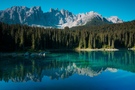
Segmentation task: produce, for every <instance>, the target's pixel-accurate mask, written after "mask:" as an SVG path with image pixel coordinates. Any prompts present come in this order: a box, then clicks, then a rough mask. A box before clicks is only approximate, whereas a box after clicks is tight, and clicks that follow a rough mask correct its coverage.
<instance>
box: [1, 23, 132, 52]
mask: <svg viewBox="0 0 135 90" xmlns="http://www.w3.org/2000/svg"><path fill="white" fill-rule="evenodd" d="M75 48H78V49H101V48H107V49H108V48H109V49H121V48H126V49H127V48H135V21H131V22H125V23H121V24H107V25H100V26H79V27H74V28H68V27H65V28H64V29H56V28H40V27H31V26H27V25H20V24H13V25H9V24H5V23H2V22H1V23H0V51H5V52H6V51H27V50H46V49H75Z"/></svg>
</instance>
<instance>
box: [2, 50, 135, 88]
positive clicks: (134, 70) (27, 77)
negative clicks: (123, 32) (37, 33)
mask: <svg viewBox="0 0 135 90" xmlns="http://www.w3.org/2000/svg"><path fill="white" fill-rule="evenodd" d="M0 90H135V51H90V52H85V51H81V52H73V51H72V52H51V53H48V54H46V56H45V57H25V56H18V57H12V56H1V57H0Z"/></svg>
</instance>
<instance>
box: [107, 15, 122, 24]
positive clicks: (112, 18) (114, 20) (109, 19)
mask: <svg viewBox="0 0 135 90" xmlns="http://www.w3.org/2000/svg"><path fill="white" fill-rule="evenodd" d="M107 19H108V21H110V22H112V23H123V21H122V20H120V19H119V18H118V17H117V16H111V17H109V18H107Z"/></svg>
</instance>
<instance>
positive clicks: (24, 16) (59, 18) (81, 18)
mask: <svg viewBox="0 0 135 90" xmlns="http://www.w3.org/2000/svg"><path fill="white" fill-rule="evenodd" d="M93 19H96V20H99V21H102V22H108V23H122V22H123V21H122V20H120V19H119V18H118V17H117V16H112V17H110V18H105V17H103V16H102V15H100V14H98V13H96V12H94V11H91V12H88V13H81V14H77V15H75V14H73V13H71V12H69V11H67V10H64V9H62V10H58V9H52V8H51V9H50V11H49V12H45V13H44V12H43V11H42V9H41V7H39V6H36V7H31V8H28V7H25V6H13V7H11V8H8V9H6V10H3V11H0V22H5V23H8V24H16V23H17V24H27V25H30V26H33V25H35V26H44V27H60V28H64V27H66V26H68V27H73V26H79V25H85V24H87V23H88V22H91V21H92V20H93Z"/></svg>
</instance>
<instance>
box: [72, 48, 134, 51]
mask: <svg viewBox="0 0 135 90" xmlns="http://www.w3.org/2000/svg"><path fill="white" fill-rule="evenodd" d="M121 50H133V51H135V48H128V49H126V48H123V49H116V48H114V49H111V48H110V49H107V48H101V49H89V48H86V49H79V48H76V49H75V51H121Z"/></svg>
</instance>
